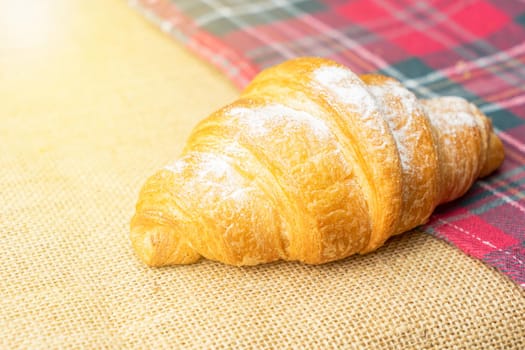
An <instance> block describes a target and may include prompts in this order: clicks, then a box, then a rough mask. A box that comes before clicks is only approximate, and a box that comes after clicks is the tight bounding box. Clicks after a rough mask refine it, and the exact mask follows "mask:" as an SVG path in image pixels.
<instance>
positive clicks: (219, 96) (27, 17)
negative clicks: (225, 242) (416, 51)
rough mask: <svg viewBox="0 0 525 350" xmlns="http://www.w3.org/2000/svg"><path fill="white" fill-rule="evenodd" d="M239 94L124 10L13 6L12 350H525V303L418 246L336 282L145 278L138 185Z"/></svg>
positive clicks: (210, 267)
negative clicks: (135, 216) (133, 242)
mask: <svg viewBox="0 0 525 350" xmlns="http://www.w3.org/2000/svg"><path fill="white" fill-rule="evenodd" d="M237 94H238V91H237V90H236V89H235V88H234V87H233V85H232V84H231V83H230V82H229V81H228V80H227V79H226V78H225V77H223V76H222V75H221V74H220V73H219V72H217V71H216V70H215V69H214V68H212V67H210V66H209V65H208V64H206V63H204V62H202V61H200V60H199V59H197V58H196V57H194V56H193V55H192V54H190V53H189V52H187V51H186V50H185V49H184V48H182V47H181V46H179V45H178V44H176V43H174V42H173V40H171V39H170V38H169V37H168V36H167V35H165V34H164V33H161V32H160V31H158V30H157V29H156V28H155V27H154V26H152V25H150V24H149V23H147V22H146V21H145V20H143V19H142V18H141V17H140V16H139V15H138V14H136V13H135V12H134V11H133V10H132V9H131V8H129V7H128V6H127V4H126V3H125V2H120V1H103V0H94V1H69V0H56V1H51V0H49V1H37V0H34V1H18V2H15V1H3V0H1V1H0V96H1V97H2V98H1V103H0V121H1V124H0V125H1V126H0V140H2V142H1V144H0V166H1V168H2V170H1V171H0V183H1V185H0V197H2V202H3V209H2V211H1V212H0V217H1V219H0V251H1V254H0V255H1V256H2V265H1V266H0V294H1V295H2V298H0V310H1V311H0V347H4V346H5V347H26V346H31V345H33V346H38V347H48V346H64V345H68V346H71V347H78V346H87V347H102V346H108V347H112V346H126V347H154V348H170V347H177V346H184V347H191V346H197V347H198V346H199V345H201V346H202V345H205V346H206V345H207V346H215V347H221V346H224V347H231V346H235V347H244V346H246V347H253V346H256V347H259V346H261V347H275V346H279V345H281V346H289V347H293V346H297V345H305V344H310V345H312V346H314V347H330V346H333V347H341V346H343V345H346V346H348V345H353V346H356V347H359V346H363V347H366V346H369V347H370V346H371V347H377V346H386V347H397V346H405V347H406V346H416V347H419V348H432V347H440V348H442V347H445V346H453V345H463V346H467V347H470V348H476V347H483V346H485V345H487V344H488V345H506V346H509V347H516V348H517V347H518V346H520V345H523V346H525V345H524V343H523V341H524V340H523V339H525V333H524V332H525V331H524V329H525V327H523V326H524V325H525V319H524V318H523V315H524V314H525V298H524V296H525V295H524V292H523V290H522V289H521V288H519V287H518V286H516V285H514V284H513V283H512V282H510V281H509V280H508V279H507V278H506V277H504V276H502V275H500V274H499V273H498V272H496V271H495V270H494V269H492V268H489V267H487V266H485V265H484V264H483V263H481V262H479V261H477V260H473V259H471V258H469V257H467V256H465V255H464V254H462V253H460V252H459V251H458V250H456V249H455V248H453V247H451V246H449V245H447V244H445V243H444V242H442V241H439V240H436V239H434V238H432V237H429V236H427V235H425V234H422V233H418V232H415V233H410V234H406V235H402V236H401V237H396V238H394V239H393V240H391V241H390V242H389V243H388V244H387V245H386V246H385V247H384V248H382V249H380V250H379V251H378V252H377V253H374V254H370V255H367V256H363V257H361V256H360V257H353V258H350V259H346V260H345V261H343V262H339V263H335V264H329V265H325V266H322V267H311V266H304V265H301V264H285V263H278V264H271V265H268V266H264V267H258V268H251V269H237V268H232V267H227V266H223V265H220V264H216V263H213V262H208V261H203V262H200V263H197V264H195V265H192V266H188V267H177V268H167V269H149V268H147V267H145V266H143V265H142V264H140V262H138V260H137V259H136V258H135V256H134V255H133V252H132V251H131V247H130V245H129V241H128V236H127V235H128V233H127V232H128V231H127V230H128V222H129V218H130V217H131V214H132V212H133V206H134V203H135V200H136V198H137V193H138V190H139V188H140V186H141V184H142V183H143V181H144V180H145V178H146V177H147V176H148V175H150V174H151V173H152V172H153V171H155V170H156V169H158V168H159V167H161V166H163V165H164V164H166V163H167V162H169V161H170V160H172V159H174V157H175V156H177V154H178V153H179V152H180V150H181V149H182V147H183V143H184V140H185V138H186V137H187V135H188V134H189V132H190V130H191V128H192V127H193V126H194V125H195V123H196V122H197V121H198V120H199V119H200V118H202V117H204V116H206V115H207V114H209V113H210V112H211V111H213V110H215V109H217V108H218V107H220V106H222V105H224V104H225V103H227V102H229V101H232V100H233V99H235V97H236V95H237ZM520 342H521V343H520Z"/></svg>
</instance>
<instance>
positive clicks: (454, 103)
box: [424, 97, 481, 134]
mask: <svg viewBox="0 0 525 350" xmlns="http://www.w3.org/2000/svg"><path fill="white" fill-rule="evenodd" d="M424 107H425V109H426V110H427V112H428V115H429V116H432V118H431V122H432V125H433V126H434V127H436V128H438V130H439V132H440V133H443V134H454V133H456V131H457V130H459V129H462V128H464V127H479V126H480V123H481V121H480V120H479V119H478V117H477V116H476V115H475V114H474V113H472V111H471V106H470V104H469V103H468V102H467V101H466V100H464V99H462V98H460V97H440V98H438V99H432V100H427V101H425V105H424Z"/></svg>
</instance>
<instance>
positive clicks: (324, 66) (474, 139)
mask: <svg viewBox="0 0 525 350" xmlns="http://www.w3.org/2000/svg"><path fill="white" fill-rule="evenodd" d="M502 161H503V146H502V144H501V141H500V140H499V139H498V137H497V136H496V135H495V134H494V132H493V130H492V125H491V123H490V121H489V119H487V118H486V117H485V116H484V115H483V114H482V113H481V112H480V111H479V110H478V109H477V108H476V107H475V106H473V105H472V104H469V103H468V102H466V101H465V100H463V99H461V98H457V97H442V98H435V99H430V100H418V99H417V98H416V97H415V96H414V94H412V93H411V92H410V91H408V90H407V89H405V88H404V87H403V86H402V85H401V84H400V83H399V82H398V81H396V80H394V79H391V78H387V77H385V76H381V75H363V76H357V75H355V74H354V73H353V72H352V71H350V70H349V69H348V68H345V67H344V66H341V65H339V64H337V63H335V62H333V61H330V60H327V59H321V58H299V59H294V60H291V61H287V62H284V63H282V64H280V65H277V66H274V67H272V68H269V69H266V70H264V71H263V72H261V73H260V74H259V75H258V76H257V77H256V78H255V79H254V80H253V81H252V82H251V84H250V85H249V86H248V87H247V88H246V90H245V91H244V92H243V93H242V94H241V96H240V97H239V99H238V100H237V101H235V102H233V103H231V104H230V105H227V106H225V107H224V108H222V109H220V110H218V111H217V112H215V113H213V114H212V115H210V116H209V117H208V118H206V119H204V120H203V121H201V122H200V123H199V124H198V125H197V126H196V128H195V129H194V130H193V132H192V134H191V136H190V137H189V140H188V141H187V144H186V147H185V149H184V151H183V154H182V155H181V157H180V158H179V159H178V160H176V161H175V162H174V163H172V164H171V165H168V166H166V167H165V168H164V169H162V170H160V171H158V172H157V173H156V174H154V175H153V176H151V177H150V178H149V179H148V180H147V181H146V183H145V185H144V186H143V188H142V190H141V192H140V196H139V200H138V203H137V206H136V213H135V215H134V217H133V219H132V221H131V241H132V244H133V247H134V249H135V251H136V253H137V254H138V256H139V257H140V258H141V259H142V260H143V261H144V262H145V263H146V264H148V265H150V266H163V265H172V264H187V263H192V262H195V261H197V260H198V259H199V258H200V257H201V256H203V257H206V258H208V259H213V260H217V261H221V262H224V263H227V264H232V265H255V264H260V263H266V262H271V261H275V260H279V259H284V260H298V261H302V262H305V263H309V264H319V263H325V262H329V261H334V260H337V259H342V258H345V257H347V256H349V255H352V254H355V253H367V252H371V251H374V250H375V249H377V248H378V247H380V246H381V245H383V243H384V242H385V241H386V240H387V239H388V238H389V237H391V236H392V235H396V234H399V233H402V232H405V231H407V230H410V229H412V228H414V227H416V226H418V225H421V224H423V223H425V222H426V221H427V220H428V218H429V216H430V215H431V213H432V211H433V210H434V209H435V207H436V206H437V205H438V204H440V203H444V202H447V201H451V200H453V199H455V198H458V197H460V196H461V195H463V194H464V193H465V192H466V191H467V190H468V189H469V187H470V186H471V185H472V184H473V182H474V181H475V180H476V179H477V178H478V177H481V176H485V175H488V174H489V173H491V172H492V171H494V170H495V169H496V168H497V167H498V166H499V165H500V164H501V163H502Z"/></svg>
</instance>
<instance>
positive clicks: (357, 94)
mask: <svg viewBox="0 0 525 350" xmlns="http://www.w3.org/2000/svg"><path fill="white" fill-rule="evenodd" d="M312 78H313V80H314V81H315V82H316V83H317V84H319V85H321V86H322V87H323V88H324V89H326V90H327V91H328V92H329V93H330V94H331V95H332V96H333V97H334V98H335V99H336V100H337V101H338V102H339V103H344V104H345V105H346V107H347V108H349V109H353V110H355V112H356V113H357V114H359V116H360V118H361V120H362V121H363V122H364V123H365V124H366V126H367V127H368V128H370V129H372V130H375V131H376V132H378V133H381V134H385V133H386V132H387V130H385V128H384V125H383V123H378V122H377V119H376V118H377V116H375V115H374V112H375V111H377V106H376V101H375V99H374V97H373V96H372V95H371V94H370V92H369V91H368V89H367V87H366V85H365V84H364V83H363V81H362V80H361V79H360V78H359V77H358V76H357V75H356V74H354V73H353V72H352V71H350V70H349V69H345V68H343V67H337V66H322V67H320V68H318V69H316V70H315V71H314V72H313V76H312Z"/></svg>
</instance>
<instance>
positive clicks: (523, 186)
mask: <svg viewBox="0 0 525 350" xmlns="http://www.w3.org/2000/svg"><path fill="white" fill-rule="evenodd" d="M133 4H134V5H135V6H136V7H138V8H139V9H141V11H142V12H143V13H144V14H145V15H146V16H147V17H149V18H150V19H152V20H154V21H155V22H156V23H157V24H158V25H160V26H161V28H162V29H163V30H165V31H166V32H168V33H170V34H171V35H173V36H174V37H175V38H177V39H178V40H180V41H182V42H183V43H184V44H185V45H187V47H188V48H190V49H191V50H193V51H194V52H196V53H197V54H198V55H200V56H202V57H203V58H204V59H206V60H207V61H209V62H211V63H213V64H214V65H216V66H217V67H219V68H220V69H221V70H222V71H223V72H224V73H225V74H226V75H227V76H228V77H229V78H231V79H232V80H233V82H234V83H235V84H236V85H237V86H238V87H239V88H242V87H244V86H245V85H246V84H247V83H248V82H249V81H250V80H251V79H252V78H253V77H254V76H255V75H256V74H257V73H258V72H259V71H260V70H261V69H263V68H265V67H268V66H271V65H274V64H277V63H279V62H281V61H283V60H285V59H289V58H292V57H297V56H323V57H328V58H332V59H334V60H336V61H339V62H340V63H343V64H345V65H346V66H348V67H350V68H351V69H352V70H354V71H355V72H358V73H364V72H380V73H383V74H386V75H389V76H392V77H395V78H397V79H398V80H400V81H401V82H403V84H405V86H407V87H409V88H410V89H411V90H412V91H414V92H415V93H416V94H417V95H418V96H419V97H422V98H428V97H433V96H442V95H456V96H462V97H464V98H466V99H468V100H469V101H471V102H473V103H474V104H476V105H477V106H478V107H480V109H481V110H482V111H483V112H485V113H486V114H487V115H488V116H489V117H490V118H491V119H492V121H493V123H494V126H495V128H496V131H497V133H498V135H499V136H500V138H501V139H502V140H503V143H504V145H505V150H506V160H505V162H504V164H503V166H502V167H501V169H500V170H499V171H498V172H497V173H496V174H494V175H492V176H490V177H488V178H486V179H483V180H479V181H477V182H476V184H475V185H474V186H473V188H472V189H471V190H470V191H469V192H468V193H467V195H465V196H464V197H463V198H461V199H459V200H457V201H455V202H453V203H450V204H448V205H443V206H441V207H439V208H438V209H437V211H436V212H435V214H434V215H433V216H432V217H431V220H430V222H429V223H428V224H427V225H425V226H423V227H421V229H422V230H423V231H425V232H428V233H429V234H432V235H434V236H436V237H440V238H442V239H444V240H446V241H448V242H450V243H451V244H453V245H455V246H457V247H458V248H459V249H461V250H463V251H464V252H465V253H467V254H469V255H471V256H473V257H475V258H478V259H482V260H483V261H485V262H486V263H488V264H490V265H492V266H494V267H496V268H497V269H499V270H500V271H501V272H502V273H504V274H506V275H507V276H509V277H510V278H511V279H513V280H514V281H515V282H517V283H518V284H519V285H521V286H522V287H525V64H524V63H525V1H523V0H492V1H489V0H472V1H466V0H463V1H461V0H460V1H458V0H441V1H438V0H433V1H409V0H405V1H394V0H374V1H368V0H355V1H343V0H288V1H286V0H273V1H268V0H266V1H264V0H256V1H249V2H248V1H240V0H201V1H196V0H172V1H169V0H149V1H148V0H136V1H134V2H133Z"/></svg>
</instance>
